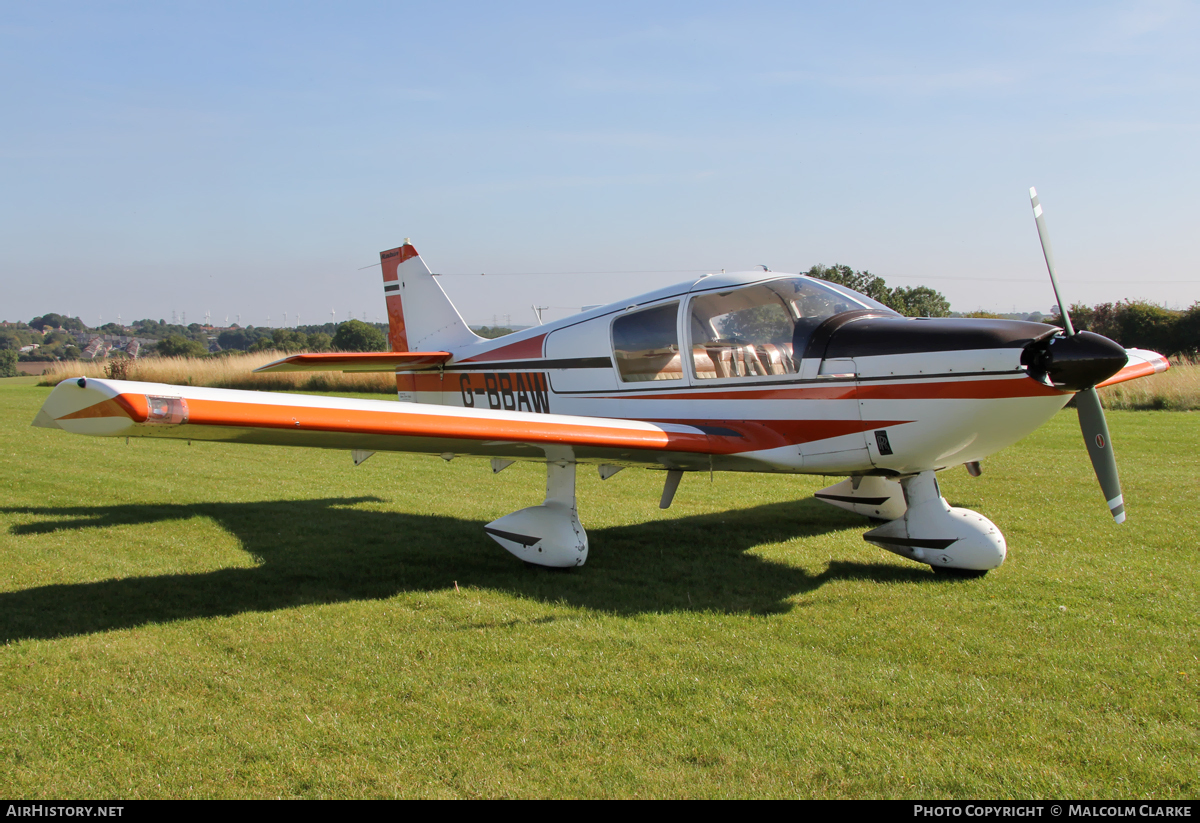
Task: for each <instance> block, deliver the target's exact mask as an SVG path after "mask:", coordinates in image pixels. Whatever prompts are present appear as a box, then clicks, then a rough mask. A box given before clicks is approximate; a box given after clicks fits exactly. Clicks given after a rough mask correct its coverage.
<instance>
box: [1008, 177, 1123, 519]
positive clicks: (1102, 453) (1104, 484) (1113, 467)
mask: <svg viewBox="0 0 1200 823" xmlns="http://www.w3.org/2000/svg"><path fill="white" fill-rule="evenodd" d="M1029 201H1030V203H1031V204H1032V205H1033V219H1034V220H1035V221H1036V222H1037V230H1038V239H1039V240H1041V241H1042V256H1043V257H1045V258H1046V269H1047V270H1048V271H1049V272H1050V285H1051V286H1053V287H1054V299H1055V300H1057V301H1058V310H1059V311H1060V312H1062V319H1063V327H1064V330H1065V331H1066V333H1067V338H1068V339H1069V340H1070V341H1071V342H1072V343H1077V342H1078V341H1080V340H1083V339H1084V337H1088V336H1089V335H1087V334H1085V335H1084V337H1080V338H1077V337H1076V336H1075V327H1074V326H1072V325H1071V315H1069V314H1068V313H1067V304H1066V303H1065V302H1064V301H1063V299H1062V295H1060V294H1059V293H1058V280H1057V279H1055V277H1054V253H1053V252H1052V251H1051V250H1050V233H1049V232H1048V231H1047V230H1046V217H1045V215H1044V214H1043V213H1042V204H1041V202H1040V201H1039V200H1038V193H1037V189H1035V188H1032V187H1030V189H1029ZM1090 336H1092V337H1095V335H1090ZM1101 339H1102V340H1105V342H1106V343H1111V342H1112V341H1110V340H1106V339H1105V338H1101ZM1066 342H1067V341H1066V340H1064V341H1063V343H1066ZM1113 347H1114V349H1115V348H1120V347H1119V346H1117V345H1116V344H1115V343H1114V344H1113ZM1074 353H1075V354H1076V355H1077V357H1080V358H1082V359H1084V360H1087V361H1088V362H1087V364H1086V367H1087V368H1089V369H1090V367H1091V366H1092V365H1093V364H1094V362H1093V361H1096V360H1097V359H1098V358H1099V357H1102V355H1100V354H1097V355H1096V356H1092V357H1090V359H1089V357H1088V355H1092V354H1093V352H1092V351H1091V349H1090V348H1089V350H1088V351H1087V352H1074ZM1113 354H1114V355H1115V350H1114V352H1113ZM1067 359H1068V360H1069V359H1070V358H1069V357H1068V358H1067ZM1116 359H1119V357H1117V358H1116ZM1118 368H1119V366H1118ZM1084 379H1087V378H1086V377H1085V378H1084ZM1075 408H1076V409H1077V410H1078V411H1079V430H1080V431H1081V432H1083V442H1084V443H1085V444H1086V445H1087V450H1088V457H1090V458H1091V459H1092V468H1093V469H1094V470H1095V472H1096V479H1097V480H1099V481H1100V490H1101V491H1102V492H1104V499H1105V501H1107V503H1108V510H1109V511H1110V512H1112V516H1113V520H1115V521H1116V522H1118V523H1124V522H1125V498H1124V497H1123V496H1122V495H1121V478H1120V477H1118V476H1117V458H1116V457H1115V456H1114V455H1113V450H1112V441H1111V439H1110V438H1109V435H1108V422H1107V421H1106V420H1105V419H1104V409H1103V408H1102V407H1101V406H1100V395H1098V394H1097V393H1096V389H1095V387H1094V386H1091V387H1087V388H1082V389H1080V390H1079V391H1078V392H1077V393H1076V394H1075Z"/></svg>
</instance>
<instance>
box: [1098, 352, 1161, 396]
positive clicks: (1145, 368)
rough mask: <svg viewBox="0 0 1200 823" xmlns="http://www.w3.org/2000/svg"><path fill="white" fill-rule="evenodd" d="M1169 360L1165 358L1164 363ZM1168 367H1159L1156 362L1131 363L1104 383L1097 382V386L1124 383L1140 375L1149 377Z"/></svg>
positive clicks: (1100, 387) (1102, 386) (1099, 387)
mask: <svg viewBox="0 0 1200 823" xmlns="http://www.w3.org/2000/svg"><path fill="white" fill-rule="evenodd" d="M1166 362H1167V361H1166V360H1165V359H1164V361H1163V363H1166ZM1166 370H1167V369H1166V367H1163V368H1159V366H1157V365H1155V364H1154V363H1130V364H1129V365H1127V366H1125V368H1123V369H1121V370H1120V371H1119V372H1117V373H1116V374H1114V375H1113V376H1112V377H1110V378H1108V379H1107V380H1105V381H1104V382H1103V383H1097V384H1096V388H1098V389H1102V388H1104V387H1105V386H1113V385H1116V384H1117V383H1124V382H1125V381H1126V380H1136V379H1138V378H1139V377H1149V376H1150V375H1152V374H1157V373H1159V372H1164V371H1166Z"/></svg>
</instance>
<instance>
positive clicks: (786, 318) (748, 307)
mask: <svg viewBox="0 0 1200 823" xmlns="http://www.w3.org/2000/svg"><path fill="white" fill-rule="evenodd" d="M703 282H704V281H701V282H700V284H698V285H699V286H701V287H702V286H703ZM680 305H681V304H680V303H679V302H678V301H674V302H671V303H664V304H660V305H656V306H651V307H649V308H646V309H642V310H640V311H631V312H629V313H627V314H624V315H621V316H619V317H618V318H617V319H616V320H614V321H613V327H612V331H613V353H614V355H615V357H616V361H617V369H618V371H619V372H620V375H621V379H622V380H623V381H625V382H627V383H629V382H643V381H653V380H680V379H682V378H683V362H682V359H681V357H680V346H679V333H680V323H679V322H678V314H679V308H680ZM863 309H870V310H874V311H878V312H880V313H883V314H888V315H895V312H894V311H892V310H891V309H889V308H887V307H886V306H884V305H882V304H880V303H877V302H875V301H874V300H871V299H870V298H868V297H864V296H863V295H861V294H858V293H857V292H853V291H850V290H849V289H843V288H840V287H838V286H835V285H833V284H831V283H826V282H824V281H820V280H813V279H812V278H808V277H783V278H779V279H776V280H769V281H767V282H760V283H755V284H752V285H748V286H742V287H740V288H731V289H727V290H724V291H721V290H718V289H711V290H706V291H701V290H698V289H694V290H693V293H692V295H691V297H690V300H689V302H688V304H687V308H686V321H687V322H686V323H685V324H683V325H684V327H685V328H686V333H687V335H688V340H687V348H686V349H685V351H690V352H691V355H690V358H689V359H690V361H691V364H692V369H693V376H694V377H695V378H696V379H699V380H706V379H709V380H711V379H719V378H728V377H756V376H769V375H783V374H795V373H796V372H797V371H799V361H800V359H801V358H802V357H803V355H804V347H805V345H806V344H807V342H808V339H809V337H810V336H811V335H812V333H813V331H814V330H815V329H816V328H817V326H819V325H820V324H821V323H822V322H824V321H825V320H826V319H827V318H830V317H833V316H834V315H836V314H841V313H842V312H847V311H856V310H863Z"/></svg>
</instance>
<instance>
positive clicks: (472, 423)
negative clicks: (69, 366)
mask: <svg viewBox="0 0 1200 823" xmlns="http://www.w3.org/2000/svg"><path fill="white" fill-rule="evenodd" d="M33 425H35V426H41V427H44V428H56V429H63V430H65V431H69V432H73V433H76V434H90V435H99V436H107V437H165V438H174V439H181V440H214V441H223V442H235V443H257V444H266V445H278V446H312V447H317V448H328V449H346V450H363V451H405V452H419V453H427V454H438V455H455V456H457V455H477V456H481V457H502V458H511V459H518V460H521V459H523V460H538V461H542V460H545V459H547V455H548V454H550V453H551V452H553V451H555V450H556V449H561V447H570V448H571V450H572V456H573V458H574V459H575V460H576V461H577V462H586V463H614V464H619V465H631V466H636V465H646V466H651V465H652V466H657V467H663V466H668V467H672V468H674V467H679V468H704V469H707V468H708V467H709V460H710V457H709V456H710V455H731V454H735V453H737V452H745V451H749V450H752V449H753V448H754V445H753V444H752V443H751V442H749V441H748V439H747V438H746V437H745V436H743V435H742V434H740V433H737V432H733V431H729V430H717V431H716V432H715V433H708V432H706V431H704V430H702V429H700V428H697V427H694V426H687V425H678V424H671V423H649V422H641V421H636V420H632V421H631V420H614V419H607V418H597V417H578V416H571V415H559V414H536V413H529V412H506V411H492V410H486V409H464V408H457V407H451V406H431V405H423V404H417V403H402V402H399V401H395V400H361V399H357V398H347V397H328V396H323V395H301V394H282V393H275V392H256V391H235V390H231V389H211V388H204V387H199V386H171V385H166V384H161V383H139V382H132V381H123V380H101V379H92V378H88V379H86V380H85V379H83V378H80V379H71V380H65V381H63V382H62V383H60V384H59V385H58V386H57V387H56V388H55V389H54V391H52V392H51V393H50V396H49V397H47V398H46V401H45V403H44V404H43V405H42V408H41V410H40V411H39V412H38V415H37V417H36V418H35V420H34V421H33Z"/></svg>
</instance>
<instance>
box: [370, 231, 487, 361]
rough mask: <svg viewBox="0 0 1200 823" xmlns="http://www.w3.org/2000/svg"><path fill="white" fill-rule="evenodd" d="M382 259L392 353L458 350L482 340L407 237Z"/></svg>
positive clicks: (380, 258)
mask: <svg viewBox="0 0 1200 823" xmlns="http://www.w3.org/2000/svg"><path fill="white" fill-rule="evenodd" d="M379 260H380V262H381V264H382V265H383V295H384V299H385V300H386V301H387V311H388V343H390V344H391V347H392V351H454V349H456V348H459V347H462V346H465V345H468V344H471V343H475V342H478V341H479V339H480V338H479V336H478V335H476V334H475V332H473V331H471V329H470V328H468V326H467V324H466V322H465V321H464V320H463V319H462V315H460V314H459V313H458V309H456V308H454V304H453V303H451V302H450V298H449V297H447V296H446V293H445V292H444V291H442V286H441V284H440V283H438V282H437V279H436V278H434V276H433V274H432V273H431V272H430V271H429V267H428V266H426V265H425V261H424V260H422V259H421V255H419V254H417V250H416V249H415V248H413V245H412V243H410V242H409V241H408V239H407V238H405V240H404V245H403V246H400V247H399V248H397V249H391V250H389V251H382V252H380V253H379Z"/></svg>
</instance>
